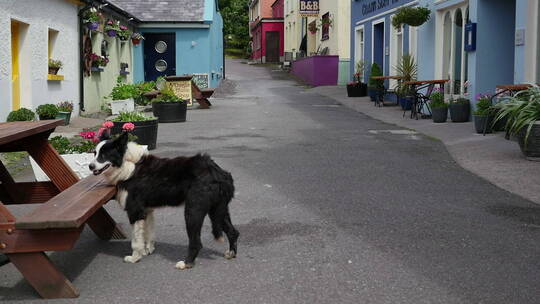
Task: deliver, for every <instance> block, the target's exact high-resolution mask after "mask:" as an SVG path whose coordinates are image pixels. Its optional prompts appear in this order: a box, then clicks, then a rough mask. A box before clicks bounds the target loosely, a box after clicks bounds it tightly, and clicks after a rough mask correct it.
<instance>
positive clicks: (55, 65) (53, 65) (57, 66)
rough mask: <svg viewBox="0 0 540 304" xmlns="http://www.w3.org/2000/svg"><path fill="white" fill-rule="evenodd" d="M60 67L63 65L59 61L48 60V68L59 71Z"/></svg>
mask: <svg viewBox="0 0 540 304" xmlns="http://www.w3.org/2000/svg"><path fill="white" fill-rule="evenodd" d="M62 65H63V64H62V61H60V60H54V59H49V67H50V68H55V69H61V68H62Z"/></svg>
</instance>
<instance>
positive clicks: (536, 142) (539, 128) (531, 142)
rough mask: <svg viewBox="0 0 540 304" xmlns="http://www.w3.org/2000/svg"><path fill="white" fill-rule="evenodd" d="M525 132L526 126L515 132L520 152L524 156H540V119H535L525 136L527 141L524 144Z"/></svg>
mask: <svg viewBox="0 0 540 304" xmlns="http://www.w3.org/2000/svg"><path fill="white" fill-rule="evenodd" d="M526 133H527V128H526V127H525V128H523V129H521V131H519V133H518V134H517V138H518V143H519V147H520V148H521V152H523V155H525V156H526V157H535V158H536V157H540V121H537V122H536V123H535V124H534V125H533V127H532V129H531V132H530V133H529V137H528V138H527V143H526V144H525V135H526Z"/></svg>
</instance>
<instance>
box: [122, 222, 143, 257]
mask: <svg viewBox="0 0 540 304" xmlns="http://www.w3.org/2000/svg"><path fill="white" fill-rule="evenodd" d="M144 222H145V221H144V220H138V221H136V222H135V223H134V224H133V238H132V239H131V249H133V253H132V254H131V255H128V256H126V257H124V262H128V263H137V262H138V261H139V260H140V259H141V258H142V256H143V255H144V226H145V223H144Z"/></svg>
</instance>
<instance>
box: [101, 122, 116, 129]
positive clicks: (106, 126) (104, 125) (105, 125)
mask: <svg viewBox="0 0 540 304" xmlns="http://www.w3.org/2000/svg"><path fill="white" fill-rule="evenodd" d="M102 126H103V127H104V128H105V129H110V128H112V127H113V126H114V123H113V122H112V121H106V122H104V123H103V124H102Z"/></svg>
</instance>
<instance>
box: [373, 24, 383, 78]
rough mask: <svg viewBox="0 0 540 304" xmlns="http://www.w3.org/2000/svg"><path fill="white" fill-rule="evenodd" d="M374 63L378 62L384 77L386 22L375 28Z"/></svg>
mask: <svg viewBox="0 0 540 304" xmlns="http://www.w3.org/2000/svg"><path fill="white" fill-rule="evenodd" d="M373 31H374V32H373V61H374V62H376V63H377V64H378V65H379V67H381V71H382V72H383V75H384V22H383V23H378V24H375V26H373Z"/></svg>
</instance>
